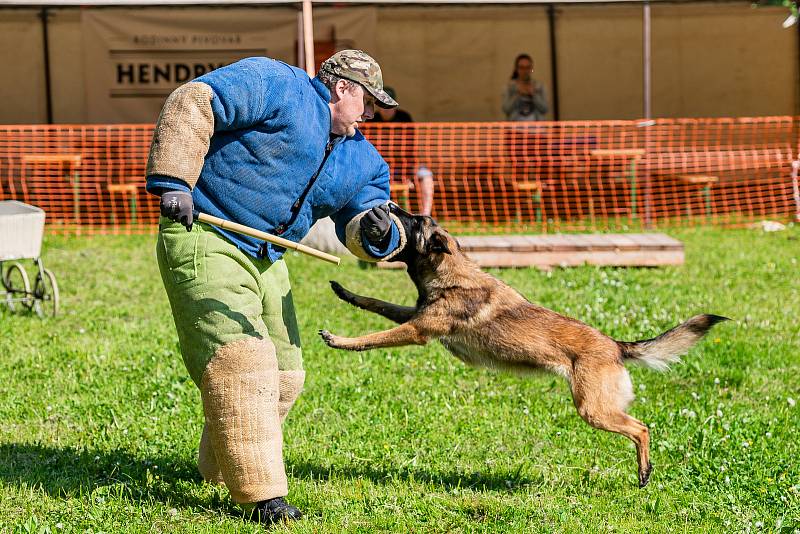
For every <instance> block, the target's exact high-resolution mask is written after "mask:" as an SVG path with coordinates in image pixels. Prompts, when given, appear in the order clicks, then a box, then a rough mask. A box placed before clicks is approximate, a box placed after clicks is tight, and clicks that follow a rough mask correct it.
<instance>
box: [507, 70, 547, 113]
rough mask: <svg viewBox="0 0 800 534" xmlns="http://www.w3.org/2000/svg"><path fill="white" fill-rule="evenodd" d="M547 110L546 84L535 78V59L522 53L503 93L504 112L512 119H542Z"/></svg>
mask: <svg viewBox="0 0 800 534" xmlns="http://www.w3.org/2000/svg"><path fill="white" fill-rule="evenodd" d="M547 111H548V106H547V96H546V95H545V92H544V86H543V85H542V84H541V83H539V82H537V81H536V80H534V79H533V59H531V56H529V55H528V54H520V55H518V56H517V59H515V60H514V71H513V72H512V73H511V80H510V81H509V82H508V86H506V90H505V93H503V113H505V114H506V118H507V119H508V120H510V121H541V120H544V115H545V113H547Z"/></svg>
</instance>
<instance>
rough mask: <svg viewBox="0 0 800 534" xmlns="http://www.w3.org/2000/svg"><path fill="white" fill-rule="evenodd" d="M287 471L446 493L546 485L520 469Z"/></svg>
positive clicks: (290, 464) (309, 466)
mask: <svg viewBox="0 0 800 534" xmlns="http://www.w3.org/2000/svg"><path fill="white" fill-rule="evenodd" d="M286 464H287V465H286V470H287V471H288V472H289V473H290V474H291V475H293V476H294V477H297V478H301V479H312V480H330V479H332V478H349V479H363V480H371V481H373V482H375V483H376V484H386V483H387V482H392V481H398V480H399V481H403V482H415V483H423V484H431V485H434V486H439V487H441V488H442V489H445V490H452V489H457V488H471V489H475V490H482V491H504V492H508V491H515V488H519V487H522V486H541V485H544V484H546V481H545V479H544V478H543V477H542V476H535V475H534V476H530V475H528V474H523V473H522V469H523V466H522V465H521V466H520V467H519V468H518V469H517V470H516V471H508V470H496V469H495V470H491V471H487V472H485V473H482V472H475V473H462V472H431V471H428V470H425V469H409V468H406V467H398V468H394V469H393V468H391V467H389V468H381V467H370V466H363V465H360V466H357V465H345V466H330V465H329V466H323V465H320V464H314V463H312V462H308V461H303V460H301V461H293V460H291V459H288V460H287V462H286Z"/></svg>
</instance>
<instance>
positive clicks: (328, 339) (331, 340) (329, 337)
mask: <svg viewBox="0 0 800 534" xmlns="http://www.w3.org/2000/svg"><path fill="white" fill-rule="evenodd" d="M319 337H321V338H322V341H324V342H325V344H326V345H328V346H329V347H333V348H334V349H335V348H337V346H336V336H334V335H333V334H331V333H330V332H328V331H327V330H320V331H319Z"/></svg>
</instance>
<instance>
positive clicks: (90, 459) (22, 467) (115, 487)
mask: <svg viewBox="0 0 800 534" xmlns="http://www.w3.org/2000/svg"><path fill="white" fill-rule="evenodd" d="M0 481H2V482H3V483H5V484H9V485H14V484H16V485H26V486H29V487H34V488H40V489H42V490H44V491H45V492H46V493H47V494H48V495H50V496H52V497H56V498H65V497H80V496H85V495H95V496H98V497H104V498H117V497H119V498H122V499H130V500H133V501H140V502H153V501H155V502H161V503H164V504H165V505H172V506H180V507H198V508H203V509H208V508H215V509H225V510H226V511H228V512H229V513H233V514H234V515H236V514H237V512H236V510H235V508H234V507H232V506H231V505H230V504H229V503H228V501H226V500H224V499H223V498H222V497H221V496H220V492H213V493H212V496H211V497H210V498H203V497H201V496H199V495H197V494H196V493H197V492H196V491H195V490H196V489H197V488H196V486H197V485H199V484H200V483H201V482H202V477H201V476H200V474H199V473H198V472H197V466H196V465H195V463H194V462H193V461H192V462H188V461H185V460H183V459H181V458H178V457H174V456H165V457H157V458H151V457H148V458H139V457H136V456H133V455H132V454H131V453H130V452H128V451H125V450H120V449H116V450H112V451H93V450H88V449H75V448H69V447H50V446H44V445H37V444H28V443H4V444H0ZM193 486H194V487H193Z"/></svg>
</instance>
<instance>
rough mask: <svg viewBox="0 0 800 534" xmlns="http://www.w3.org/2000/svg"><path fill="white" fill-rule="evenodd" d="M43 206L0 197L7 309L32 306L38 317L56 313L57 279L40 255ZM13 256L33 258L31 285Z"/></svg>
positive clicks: (0, 260) (0, 269)
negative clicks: (34, 272)
mask: <svg viewBox="0 0 800 534" xmlns="http://www.w3.org/2000/svg"><path fill="white" fill-rule="evenodd" d="M44 216H45V214H44V210H42V209H40V208H37V207H36V206H31V205H30V204H24V203H22V202H17V201H16V200H3V201H0V279H2V283H3V288H4V289H5V295H3V293H0V302H2V299H3V297H5V302H6V304H7V305H8V307H9V308H10V309H11V311H15V310H33V311H35V312H36V314H37V315H39V317H45V316H54V315H56V314H57V313H58V283H57V282H56V277H55V275H54V274H53V273H52V272H51V271H50V270H49V269H45V268H44V264H43V263H42V258H41V256H40V253H41V250H42V234H43V233H44ZM17 260H33V262H34V264H35V265H36V267H37V269H38V272H37V273H36V278H35V279H34V282H33V288H31V283H30V279H29V278H28V273H26V272H25V267H24V266H23V264H22V263H20V262H19V261H17Z"/></svg>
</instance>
